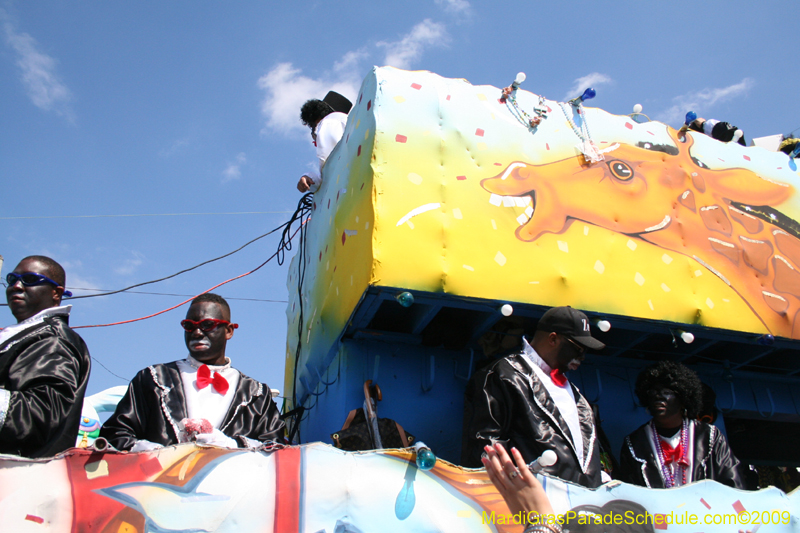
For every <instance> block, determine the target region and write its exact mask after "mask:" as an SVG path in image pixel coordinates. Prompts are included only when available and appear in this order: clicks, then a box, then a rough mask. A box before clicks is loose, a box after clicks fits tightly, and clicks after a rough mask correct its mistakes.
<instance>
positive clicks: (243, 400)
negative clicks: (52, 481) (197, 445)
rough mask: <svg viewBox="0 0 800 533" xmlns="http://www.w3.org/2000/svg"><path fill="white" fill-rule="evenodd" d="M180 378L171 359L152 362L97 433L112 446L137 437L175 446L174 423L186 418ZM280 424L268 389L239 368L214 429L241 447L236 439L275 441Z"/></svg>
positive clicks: (128, 446) (122, 445)
mask: <svg viewBox="0 0 800 533" xmlns="http://www.w3.org/2000/svg"><path fill="white" fill-rule="evenodd" d="M187 412H188V411H187V409H186V397H185V395H184V392H183V381H182V380H181V373H180V370H178V365H177V363H176V362H174V361H173V362H171V363H166V364H161V365H153V366H149V367H147V368H145V369H144V370H141V371H140V372H139V373H138V374H136V376H135V377H134V378H133V380H131V383H130V385H129V386H128V392H126V393H125V396H123V398H122V400H120V402H119V403H118V404H117V408H116V410H115V411H114V414H113V415H111V417H110V418H109V419H108V420H107V421H106V422H105V423H104V424H103V427H102V428H101V429H100V436H101V437H103V438H105V439H106V440H108V442H109V444H111V445H112V446H114V447H115V448H116V449H118V450H129V449H131V448H132V447H133V445H134V444H135V443H136V441H137V440H149V441H150V442H155V443H157V444H161V445H163V446H169V445H172V444H178V442H179V440H178V434H179V433H180V430H179V428H178V424H179V423H180V421H181V420H183V419H184V418H186V417H187ZM283 429H284V423H283V420H281V418H280V413H279V412H278V407H277V406H276V405H275V402H274V401H272V397H271V396H270V393H269V387H267V386H266V385H265V384H263V383H259V382H258V381H256V380H254V379H252V378H250V377H247V376H245V375H244V374H242V373H241V372H240V378H239V383H238V384H237V386H236V391H235V392H234V396H233V401H232V402H231V406H230V408H229V409H228V412H227V413H226V414H225V418H224V419H223V421H222V425H221V426H220V431H222V433H224V434H225V435H227V436H229V437H231V438H233V439H236V440H237V441H238V442H239V446H240V447H246V442H245V441H244V440H243V439H241V437H247V438H250V439H254V440H257V441H261V442H265V441H270V440H281V439H282V436H283Z"/></svg>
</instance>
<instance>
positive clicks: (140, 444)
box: [131, 440, 164, 452]
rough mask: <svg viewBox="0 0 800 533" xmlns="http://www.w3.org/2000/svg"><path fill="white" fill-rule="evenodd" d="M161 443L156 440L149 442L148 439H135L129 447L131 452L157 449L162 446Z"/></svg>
mask: <svg viewBox="0 0 800 533" xmlns="http://www.w3.org/2000/svg"><path fill="white" fill-rule="evenodd" d="M163 447H164V446H162V445H161V444H158V443H156V442H150V441H149V440H137V441H136V443H135V444H134V445H133V448H131V451H132V452H149V451H151V450H158V449H159V448H163Z"/></svg>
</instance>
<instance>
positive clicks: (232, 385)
mask: <svg viewBox="0 0 800 533" xmlns="http://www.w3.org/2000/svg"><path fill="white" fill-rule="evenodd" d="M225 361H226V364H225V365H222V366H214V365H208V369H209V370H211V377H212V378H213V377H214V374H215V373H216V374H221V375H222V377H224V378H225V379H226V380H228V390H227V392H226V393H225V394H224V395H222V394H220V393H219V392H217V391H216V390H215V389H214V386H213V385H208V386H206V387H204V388H202V389H198V388H197V369H198V368H200V367H201V366H203V364H204V363H201V362H200V361H198V360H197V359H195V358H194V357H192V356H191V355H189V356H187V357H186V359H184V360H183V361H178V370H180V372H181V380H182V381H183V393H184V396H185V397H186V416H187V417H188V418H205V419H206V420H208V421H209V423H210V424H211V426H212V427H214V428H216V429H220V426H221V425H222V421H223V420H224V419H225V415H226V414H227V412H228V409H229V408H230V406H231V403H232V402H233V395H234V393H235V392H236V386H237V385H238V384H239V376H240V374H239V371H238V370H236V369H235V368H232V367H231V360H230V358H228V357H226V358H225Z"/></svg>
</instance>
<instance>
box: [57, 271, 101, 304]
mask: <svg viewBox="0 0 800 533" xmlns="http://www.w3.org/2000/svg"><path fill="white" fill-rule="evenodd" d="M64 268H65V269H66V267H64ZM76 287H79V288H76ZM67 289H69V290H70V291H72V295H73V296H81V295H84V294H94V293H96V292H98V291H102V289H101V288H100V286H99V285H97V284H96V283H93V282H91V281H89V280H88V279H86V278H84V277H83V276H81V275H80V274H75V273H72V272H69V271H67ZM82 289H87V290H82ZM65 303H69V300H65Z"/></svg>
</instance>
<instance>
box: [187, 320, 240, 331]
mask: <svg viewBox="0 0 800 533" xmlns="http://www.w3.org/2000/svg"><path fill="white" fill-rule="evenodd" d="M228 324H231V323H230V322H228V321H227V320H219V319H217V318H204V319H203V320H200V321H199V322H196V321H194V320H189V319H188V318H187V319H186V320H181V327H182V328H183V329H185V330H186V331H188V332H189V333H191V332H193V331H194V330H196V329H197V328H200V331H202V332H203V333H209V332H211V331H214V330H215V329H217V326H227V325H228ZM231 325H232V326H233V329H236V328H238V327H239V324H231Z"/></svg>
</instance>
